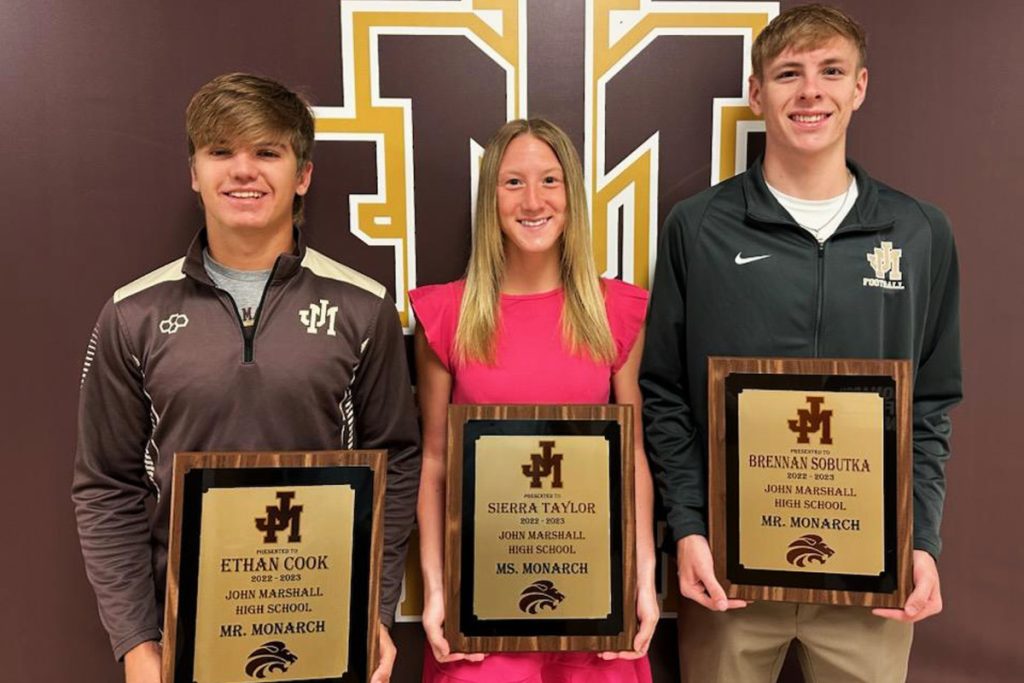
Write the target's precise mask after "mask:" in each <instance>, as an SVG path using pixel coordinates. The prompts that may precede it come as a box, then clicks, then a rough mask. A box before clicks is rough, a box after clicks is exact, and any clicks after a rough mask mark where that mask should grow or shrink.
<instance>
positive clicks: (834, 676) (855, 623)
mask: <svg viewBox="0 0 1024 683" xmlns="http://www.w3.org/2000/svg"><path fill="white" fill-rule="evenodd" d="M681 602H682V603H683V604H682V605H681V607H680V610H679V668H680V672H681V674H682V681H683V683H774V681H775V680H776V679H777V678H778V676H779V671H780V670H781V669H782V663H783V661H785V658H786V650H787V649H788V648H789V644H790V641H792V640H794V639H795V640H797V641H798V645H799V647H798V649H797V654H798V656H799V660H800V666H801V668H802V669H803V673H804V679H805V680H806V681H807V683H855V682H856V683H890V682H891V683H902V682H903V681H905V680H906V678H907V660H908V659H909V657H910V642H911V640H912V639H913V634H914V629H913V626H911V625H910V624H904V623H901V622H897V621H892V620H891V619H882V618H881V617H876V616H874V615H873V614H871V610H870V609H866V608H861V607H833V606H828V605H807V604H797V603H786V602H767V601H761V602H755V603H751V604H749V605H747V606H746V607H744V608H743V609H739V610H729V611H728V612H712V611H710V610H707V609H704V608H703V607H701V606H700V605H698V604H697V603H695V602H693V601H692V600H686V599H682V600H681Z"/></svg>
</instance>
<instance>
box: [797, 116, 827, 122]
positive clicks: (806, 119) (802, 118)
mask: <svg viewBox="0 0 1024 683" xmlns="http://www.w3.org/2000/svg"><path fill="white" fill-rule="evenodd" d="M824 119H825V114H793V120H794V121H796V122H797V123H817V122H818V121H823V120H824Z"/></svg>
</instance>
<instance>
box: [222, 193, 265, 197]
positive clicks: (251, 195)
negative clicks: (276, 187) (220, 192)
mask: <svg viewBox="0 0 1024 683" xmlns="http://www.w3.org/2000/svg"><path fill="white" fill-rule="evenodd" d="M228 194H229V195H231V196H232V197H237V198H238V199H259V198H260V197H262V196H263V193H262V192H229V193H228Z"/></svg>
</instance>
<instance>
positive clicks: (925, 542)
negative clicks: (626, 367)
mask: <svg viewBox="0 0 1024 683" xmlns="http://www.w3.org/2000/svg"><path fill="white" fill-rule="evenodd" d="M865 54H866V53H865V39H864V32H863V29H862V28H861V27H860V26H859V25H858V24H857V23H856V22H855V21H854V20H853V19H851V18H850V17H848V16H847V15H845V14H843V13H842V12H840V11H838V10H836V9H833V8H830V7H825V6H821V5H807V6H802V7H796V8H792V9H790V10H787V11H785V12H782V13H781V14H780V15H779V16H778V17H777V18H776V19H775V20H774V21H772V22H771V23H770V24H769V25H768V27H767V28H765V30H764V31H763V32H762V33H761V34H760V35H759V36H758V38H757V40H756V41H755V43H754V47H753V51H752V57H753V60H752V61H753V71H752V75H751V77H750V106H751V109H752V110H753V111H754V113H756V114H758V115H761V116H763V117H764V120H765V132H766V146H765V153H764V157H763V159H762V160H761V161H759V162H758V163H756V164H755V165H754V166H753V167H752V168H751V169H750V170H748V171H747V172H746V173H744V174H742V175H740V176H737V177H735V178H732V179H730V180H727V181H725V182H723V183H721V184H719V185H717V186H715V187H712V188H710V189H708V190H706V191H705V192H702V193H701V194H699V195H697V196H695V197H692V198H690V199H688V200H686V201H683V202H681V203H680V204H679V205H677V206H676V207H675V208H674V209H673V211H672V212H671V214H670V215H669V217H668V220H667V221H666V225H665V229H664V231H663V234H662V238H661V245H660V248H659V251H658V263H657V269H656V273H655V278H654V284H653V287H652V291H651V305H650V312H649V315H648V329H647V334H646V344H645V348H644V357H643V363H642V367H641V373H640V385H641V389H642V390H643V393H644V418H645V423H646V437H647V441H648V453H649V454H650V457H651V459H652V462H653V465H654V473H655V478H656V481H657V483H658V486H659V489H660V491H661V494H662V497H663V500H664V502H665V505H666V508H667V511H668V524H669V528H670V530H671V532H672V534H673V538H674V540H675V542H676V552H677V560H678V565H679V590H680V592H681V593H682V595H683V596H684V597H686V598H689V600H684V601H683V604H682V606H681V608H680V621H679V638H680V660H681V666H682V672H683V680H684V681H701V682H702V683H703V682H705V681H722V682H726V681H728V682H733V681H750V680H765V679H766V678H770V679H771V680H774V678H775V677H776V676H777V674H778V672H779V670H780V669H781V666H782V662H783V660H784V657H785V653H786V650H787V648H788V646H789V643H790V641H792V640H793V639H794V638H797V637H798V638H799V642H800V645H801V647H800V649H799V650H798V653H799V655H800V659H801V664H802V666H803V668H804V671H805V674H806V675H808V676H810V680H821V681H830V682H833V681H854V680H856V681H902V680H904V679H905V678H906V670H907V660H908V656H909V652H910V643H911V637H912V626H911V624H913V623H914V622H916V621H920V620H921V619H924V618H927V617H929V616H931V615H933V614H937V613H938V612H939V611H940V610H941V609H942V597H941V593H940V590H939V574H938V570H937V568H936V564H935V558H936V557H938V555H939V552H940V550H941V545H940V539H939V524H940V520H941V516H942V504H943V498H944V495H945V478H944V469H945V461H946V459H947V457H948V456H949V435H950V422H949V418H948V416H947V413H948V411H949V409H950V408H952V407H953V406H954V405H955V404H956V403H957V402H958V401H959V400H960V398H961V379H960V341H959V315H958V298H959V293H958V276H957V259H956V250H955V247H954V244H953V237H952V232H951V230H950V226H949V223H948V222H947V220H946V218H945V216H943V214H942V213H941V212H940V211H939V210H938V209H936V208H935V207H933V206H930V205H928V204H925V203H923V202H920V201H918V200H915V199H913V198H912V197H909V196H907V195H905V194H902V193H900V192H898V191H896V190H893V189H891V188H889V187H887V186H885V185H882V184H881V183H878V182H876V181H874V180H873V179H871V178H870V177H869V176H868V175H867V174H866V173H865V172H864V171H863V170H861V169H860V168H859V167H858V166H856V165H855V164H853V163H852V162H850V161H849V160H847V159H846V130H847V127H848V125H849V123H850V118H851V116H852V115H853V112H854V111H856V110H857V109H858V108H859V107H860V106H861V104H862V103H863V101H864V97H865V93H866V91H867V84H868V73H867V69H866V68H865V65H864V64H865ZM710 355H722V356H776V357H781V356H789V357H800V356H803V357H824V358H907V359H910V360H911V362H912V368H913V373H914V395H913V446H914V467H913V470H914V553H913V563H914V567H913V578H914V590H913V592H912V593H911V595H910V596H909V598H908V599H907V602H906V605H905V607H904V609H902V610H894V609H875V610H868V609H862V608H854V607H836V606H822V605H807V604H795V603H776V602H767V601H762V602H757V603H752V604H750V605H747V604H746V603H744V602H743V601H740V600H730V599H727V597H726V595H725V593H724V592H723V590H722V587H721V586H720V584H719V583H718V581H717V580H716V579H715V576H714V567H713V561H712V556H711V552H710V550H709V546H708V542H707V538H706V536H707V518H706V513H707V504H706V500H707V481H706V472H707V451H706V444H707V440H708V439H707V365H706V364H707V358H708V356H710ZM739 608H743V609H739Z"/></svg>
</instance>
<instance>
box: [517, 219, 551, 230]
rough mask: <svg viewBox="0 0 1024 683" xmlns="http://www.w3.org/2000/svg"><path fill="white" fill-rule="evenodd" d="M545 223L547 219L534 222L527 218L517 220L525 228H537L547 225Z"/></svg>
mask: <svg viewBox="0 0 1024 683" xmlns="http://www.w3.org/2000/svg"><path fill="white" fill-rule="evenodd" d="M547 221H548V219H547V218H537V219H535V220H529V219H527V218H521V219H519V223H520V224H522V225H524V226H525V227H527V228H539V227H540V226H542V225H544V224H545V223H547Z"/></svg>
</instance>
